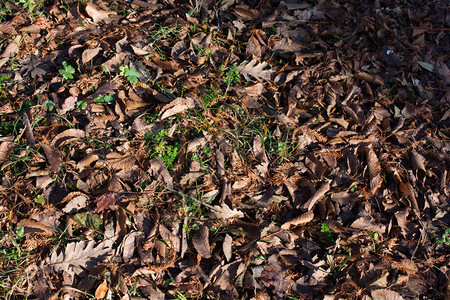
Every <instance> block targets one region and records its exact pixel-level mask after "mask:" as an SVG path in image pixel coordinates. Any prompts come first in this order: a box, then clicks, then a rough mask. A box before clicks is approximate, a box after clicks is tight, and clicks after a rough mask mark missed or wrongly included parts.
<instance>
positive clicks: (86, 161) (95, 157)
mask: <svg viewBox="0 0 450 300" xmlns="http://www.w3.org/2000/svg"><path fill="white" fill-rule="evenodd" d="M98 159H99V157H98V155H95V154H89V155H88V156H86V157H85V158H83V159H82V160H80V161H79V162H78V164H77V167H78V168H79V169H84V168H85V167H88V166H89V165H91V164H92V163H93V162H96V161H97V160H98Z"/></svg>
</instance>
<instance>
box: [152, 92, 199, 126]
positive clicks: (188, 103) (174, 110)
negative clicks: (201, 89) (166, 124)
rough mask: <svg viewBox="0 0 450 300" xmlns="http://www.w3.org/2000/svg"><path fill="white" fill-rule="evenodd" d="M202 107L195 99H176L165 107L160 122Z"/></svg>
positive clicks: (159, 117) (160, 114)
mask: <svg viewBox="0 0 450 300" xmlns="http://www.w3.org/2000/svg"><path fill="white" fill-rule="evenodd" d="M195 107H200V103H199V102H198V101H197V100H195V99H194V98H190V97H188V98H180V97H178V98H176V99H175V100H173V101H172V102H170V103H169V104H167V105H165V106H164V107H163V108H162V109H161V112H160V113H159V116H158V120H159V121H161V120H164V119H167V118H168V117H170V116H173V115H176V114H179V113H182V112H185V111H186V110H188V109H191V108H195Z"/></svg>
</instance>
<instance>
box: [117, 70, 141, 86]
mask: <svg viewBox="0 0 450 300" xmlns="http://www.w3.org/2000/svg"><path fill="white" fill-rule="evenodd" d="M119 70H120V75H121V76H123V77H125V78H126V79H127V81H128V82H129V83H136V82H139V76H140V74H139V72H138V71H136V70H135V69H134V68H130V67H129V66H120V67H119Z"/></svg>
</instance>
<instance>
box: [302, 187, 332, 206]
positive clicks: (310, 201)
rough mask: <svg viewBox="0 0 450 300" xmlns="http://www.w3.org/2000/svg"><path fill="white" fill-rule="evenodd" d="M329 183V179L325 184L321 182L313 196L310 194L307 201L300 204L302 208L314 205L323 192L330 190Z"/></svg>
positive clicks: (323, 194)
mask: <svg viewBox="0 0 450 300" xmlns="http://www.w3.org/2000/svg"><path fill="white" fill-rule="evenodd" d="M330 184H331V181H328V182H326V183H325V184H323V185H322V186H321V187H320V188H319V189H318V190H317V191H316V193H315V194H314V196H312V197H311V198H310V199H309V200H308V201H306V202H305V204H303V205H302V209H305V210H308V211H309V210H311V209H312V208H313V207H314V205H315V204H316V203H317V201H319V200H320V199H322V198H323V196H325V194H326V193H327V192H328V191H329V190H330Z"/></svg>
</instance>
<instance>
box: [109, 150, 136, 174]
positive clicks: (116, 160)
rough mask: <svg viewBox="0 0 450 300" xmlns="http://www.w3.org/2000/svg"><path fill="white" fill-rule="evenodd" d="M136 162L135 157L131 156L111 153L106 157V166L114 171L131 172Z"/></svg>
mask: <svg viewBox="0 0 450 300" xmlns="http://www.w3.org/2000/svg"><path fill="white" fill-rule="evenodd" d="M135 161H136V159H135V157H134V156H133V155H130V154H120V153H117V152H110V153H108V154H107V155H106V164H107V165H108V166H109V167H111V168H112V169H114V170H124V171H125V172H129V171H130V169H131V167H132V166H133V165H134V163H135Z"/></svg>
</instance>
